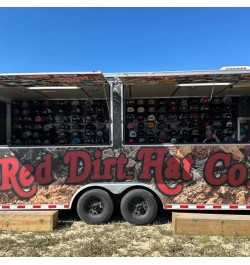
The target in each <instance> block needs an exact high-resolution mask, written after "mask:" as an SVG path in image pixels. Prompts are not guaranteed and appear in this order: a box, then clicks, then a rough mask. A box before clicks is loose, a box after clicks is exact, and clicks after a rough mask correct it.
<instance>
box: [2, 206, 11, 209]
mask: <svg viewBox="0 0 250 265" xmlns="http://www.w3.org/2000/svg"><path fill="white" fill-rule="evenodd" d="M2 209H10V206H9V205H2Z"/></svg>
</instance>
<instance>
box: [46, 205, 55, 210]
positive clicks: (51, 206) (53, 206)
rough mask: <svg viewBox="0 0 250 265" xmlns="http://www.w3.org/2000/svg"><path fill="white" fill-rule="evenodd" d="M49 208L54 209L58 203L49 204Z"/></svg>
mask: <svg viewBox="0 0 250 265" xmlns="http://www.w3.org/2000/svg"><path fill="white" fill-rule="evenodd" d="M48 208H49V209H52V208H53V209H54V208H56V205H49V206H48Z"/></svg>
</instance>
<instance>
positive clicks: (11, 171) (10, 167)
mask: <svg viewBox="0 0 250 265" xmlns="http://www.w3.org/2000/svg"><path fill="white" fill-rule="evenodd" d="M0 165H1V167H2V174H1V175H2V183H1V186H0V190H2V191H5V190H11V189H13V190H14V192H16V194H17V195H18V196H20V197H22V198H28V197H31V196H33V195H35V193H36V191H37V187H36V186H32V188H31V190H30V191H24V190H23V189H22V187H25V188H27V187H29V186H31V185H32V184H33V182H34V176H32V172H33V170H34V168H33V166H32V165H29V164H27V165H24V166H23V167H22V168H21V169H20V172H19V181H20V183H19V182H18V180H17V172H18V170H19V161H18V160H17V159H16V158H15V157H8V158H2V159H0Z"/></svg>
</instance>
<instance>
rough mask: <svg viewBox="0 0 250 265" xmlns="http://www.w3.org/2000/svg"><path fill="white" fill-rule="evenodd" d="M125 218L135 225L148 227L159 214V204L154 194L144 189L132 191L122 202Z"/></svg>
mask: <svg viewBox="0 0 250 265" xmlns="http://www.w3.org/2000/svg"><path fill="white" fill-rule="evenodd" d="M121 213H122V216H123V218H124V219H125V220H126V221H127V222H129V223H131V224H134V225H147V224H150V223H151V222H153V220H154V219H155V216H156V214H157V203H156V200H155V198H154V196H153V194H152V193H150V192H149V191H146V190H142V189H136V190H131V191H129V192H128V193H127V194H125V195H124V197H123V198H122V201H121Z"/></svg>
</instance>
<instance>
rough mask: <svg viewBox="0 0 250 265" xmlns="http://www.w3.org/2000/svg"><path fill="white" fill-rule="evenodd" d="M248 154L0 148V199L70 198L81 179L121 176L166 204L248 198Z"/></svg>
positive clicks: (234, 148) (197, 149)
mask: <svg viewBox="0 0 250 265" xmlns="http://www.w3.org/2000/svg"><path fill="white" fill-rule="evenodd" d="M249 155H250V146H249V145H220V144H218V145H207V146H206V145H194V146H188V145H186V146H164V145H162V146H155V147H153V146H123V147H121V148H119V149H115V148H111V147H102V148H100V147H91V148H87V147H86V148H80V147H72V148H71V147H68V148H63V147H61V148H47V147H44V148H1V150H0V157H1V158H0V204H6V205H9V204H17V205H18V204H21V205H23V204H24V205H25V204H70V202H71V200H72V197H73V196H74V194H75V193H76V192H77V191H78V190H79V189H81V188H82V187H84V186H85V185H87V184H94V183H98V184H100V183H104V182H105V183H124V182H125V181H127V183H130V182H132V183H138V184H139V183H143V184H147V185H149V186H150V187H151V188H153V189H155V190H157V191H158V192H159V194H161V197H162V199H163V201H164V203H166V204H250V192H249V188H250V179H249V171H250V164H249ZM128 179H129V181H128Z"/></svg>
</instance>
